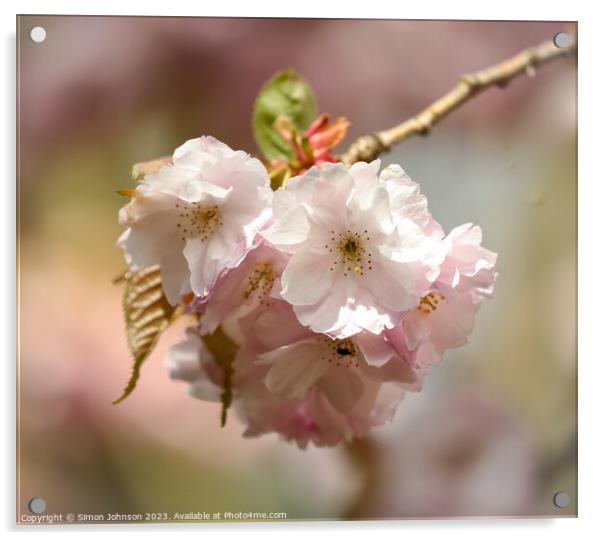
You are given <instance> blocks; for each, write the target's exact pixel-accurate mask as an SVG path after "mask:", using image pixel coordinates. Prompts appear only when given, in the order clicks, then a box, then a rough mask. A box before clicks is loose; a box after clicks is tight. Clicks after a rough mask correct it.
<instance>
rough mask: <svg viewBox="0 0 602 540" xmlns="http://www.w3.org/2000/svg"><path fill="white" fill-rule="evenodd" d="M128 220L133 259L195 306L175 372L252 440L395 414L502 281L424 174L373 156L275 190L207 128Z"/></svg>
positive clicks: (362, 425) (153, 181)
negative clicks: (423, 187) (225, 404)
mask: <svg viewBox="0 0 602 540" xmlns="http://www.w3.org/2000/svg"><path fill="white" fill-rule="evenodd" d="M119 220H120V223H121V224H122V225H123V226H124V227H125V228H126V229H125V231H124V232H123V234H122V235H121V237H120V238H119V240H118V245H120V246H121V247H122V248H123V250H124V252H125V258H126V261H127V263H128V265H129V267H130V269H131V270H132V271H136V270H140V269H143V268H147V267H150V266H153V265H159V266H160V270H161V279H162V286H163V289H164V293H165V296H166V298H167V300H168V301H169V302H170V303H171V304H172V305H183V306H184V307H185V309H186V310H187V311H188V312H189V313H192V314H194V315H195V316H196V317H195V318H194V320H195V321H196V322H195V324H194V325H192V326H190V327H189V328H188V329H187V330H186V336H185V339H184V340H183V341H182V342H180V343H178V344H176V345H174V346H173V347H172V348H171V349H170V351H169V353H168V360H167V364H168V368H169V372H170V376H171V377H172V378H173V379H177V380H181V381H185V382H186V383H188V389H189V393H190V394H191V395H192V396H194V397H196V398H198V399H201V400H207V401H216V402H220V401H222V399H223V395H224V391H225V388H226V386H228V387H229V390H228V391H229V392H231V394H232V396H233V407H234V409H235V410H236V412H237V414H238V416H239V417H240V418H241V419H242V421H243V422H244V424H245V426H246V428H245V432H244V434H245V435H246V436H258V435H262V434H266V433H273V432H276V433H278V434H280V435H281V436H282V437H284V438H285V439H287V440H292V441H295V442H296V443H297V444H298V445H299V446H300V447H305V446H306V445H307V444H308V442H310V441H311V442H313V443H314V444H315V445H316V446H332V445H336V444H337V443H339V442H341V441H346V440H350V439H352V438H354V437H362V436H363V435H365V434H366V432H367V431H368V430H370V429H371V428H372V427H374V426H378V425H381V424H383V423H385V422H386V421H388V420H390V419H391V418H392V417H393V415H394V413H395V409H396V407H397V405H398V403H399V402H400V400H401V399H402V397H403V394H404V392H406V391H419V390H420V389H421V386H422V381H423V378H424V376H425V375H426V373H427V371H428V370H429V368H430V367H431V366H432V365H433V364H436V363H437V362H439V361H440V360H441V358H442V356H443V354H444V351H445V350H446V349H448V348H452V347H459V346H461V345H463V344H465V343H466V341H467V337H468V335H469V334H470V332H471V331H472V328H473V323H474V317H475V313H476V312H477V310H478V309H479V306H480V304H481V301H482V300H483V298H486V297H488V296H490V295H491V294H492V292H493V287H494V282H495V277H496V270H495V264H496V258H497V255H496V254H495V253H492V252H491V251H489V250H487V249H485V248H483V247H482V246H481V230H480V228H479V227H478V226H476V225H472V224H465V225H461V226H459V227H456V228H455V229H453V230H452V231H451V232H449V233H448V234H447V235H446V234H445V233H444V231H443V229H442V227H441V226H440V225H439V224H438V223H437V222H436V221H435V220H434V219H433V217H432V216H431V214H430V213H429V211H428V208H427V200H426V197H425V196H424V195H423V194H421V193H420V188H419V186H418V184H417V183H415V182H413V181H412V180H411V179H410V177H409V176H408V175H407V174H406V173H405V172H404V171H403V169H402V168H401V167H400V166H399V165H389V166H388V167H385V168H383V169H382V170H381V164H380V161H378V160H377V161H374V162H372V163H363V162H360V163H356V164H355V165H353V166H351V167H346V166H345V165H343V164H342V163H329V162H323V163H321V164H319V165H318V166H313V167H311V168H309V169H307V170H305V171H303V172H302V173H301V174H299V175H297V176H294V177H293V178H290V179H289V180H288V181H287V182H286V184H285V185H284V186H283V187H280V188H279V189H277V190H276V191H272V189H271V188H270V180H269V176H268V172H267V170H266V168H265V167H264V165H263V164H262V162H261V161H259V160H257V159H255V158H252V157H250V156H249V155H248V154H246V153H245V152H242V151H234V150H232V149H230V148H229V147H228V146H226V145H225V144H223V143H221V142H219V141H217V140H216V139H214V138H212V137H200V138H198V139H193V140H190V141H187V142H186V143H185V144H183V145H182V146H180V147H179V148H178V149H177V150H176V151H175V153H174V154H173V160H172V163H170V164H168V165H165V166H163V167H162V168H161V169H160V170H159V171H158V172H156V173H155V174H152V175H149V176H147V177H145V178H144V179H143V180H142V181H141V183H140V184H139V185H138V186H137V188H136V190H135V192H134V193H133V196H132V199H131V201H130V202H128V204H126V205H125V206H124V207H123V208H122V209H121V211H120V216H119ZM216 331H220V332H223V333H224V334H225V335H226V336H227V337H228V338H229V339H230V340H231V341H232V342H233V343H235V344H236V346H237V349H236V355H235V358H234V360H233V361H232V363H231V365H230V366H228V367H229V369H228V371H229V373H228V374H226V372H225V368H224V366H223V364H221V363H220V362H217V361H216V358H214V356H213V355H212V353H211V352H210V351H209V348H208V347H207V346H206V343H205V340H204V336H208V335H212V334H214V333H215V332H216ZM214 352H215V351H214Z"/></svg>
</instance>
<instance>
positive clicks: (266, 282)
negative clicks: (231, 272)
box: [243, 262, 277, 304]
mask: <svg viewBox="0 0 602 540" xmlns="http://www.w3.org/2000/svg"><path fill="white" fill-rule="evenodd" d="M276 277H277V274H276V272H275V271H274V267H273V266H272V263H270V262H263V263H258V264H257V265H256V266H255V267H254V268H253V271H252V272H251V273H250V274H249V275H248V276H247V282H248V286H247V288H246V289H245V292H244V293H243V296H244V299H245V300H248V299H249V298H251V297H252V296H256V298H257V299H258V300H259V303H260V304H267V303H269V298H268V299H266V296H268V295H269V294H270V292H271V291H272V287H273V285H274V281H275V280H276Z"/></svg>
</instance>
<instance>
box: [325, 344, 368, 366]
mask: <svg viewBox="0 0 602 540" xmlns="http://www.w3.org/2000/svg"><path fill="white" fill-rule="evenodd" d="M322 340H323V341H322V343H323V347H322V354H321V356H320V358H321V359H322V360H326V361H328V363H329V364H332V363H334V364H336V366H337V367H345V368H348V369H349V368H352V367H359V355H358V351H357V348H356V346H355V344H354V343H353V341H351V340H350V339H330V338H327V337H323V338H322Z"/></svg>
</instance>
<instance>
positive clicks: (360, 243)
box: [324, 229, 372, 276]
mask: <svg viewBox="0 0 602 540" xmlns="http://www.w3.org/2000/svg"><path fill="white" fill-rule="evenodd" d="M330 233H331V238H330V240H331V244H326V245H325V246H324V247H326V248H328V251H329V252H330V253H333V254H335V255H336V257H337V258H336V259H335V260H334V261H333V263H332V266H331V267H330V271H331V272H333V271H334V269H335V266H336V265H340V267H341V268H342V270H343V275H344V276H347V275H349V274H350V273H351V272H354V273H356V274H359V275H360V276H363V275H364V271H367V270H372V253H370V252H369V251H367V250H366V248H365V247H364V246H365V243H366V242H367V241H369V240H370V237H369V236H368V231H367V230H364V232H363V233H361V234H360V233H357V232H352V231H350V230H349V229H347V230H346V231H345V232H344V233H338V234H336V233H335V232H334V231H330Z"/></svg>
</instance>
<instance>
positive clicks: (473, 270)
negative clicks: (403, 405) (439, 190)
mask: <svg viewBox="0 0 602 540" xmlns="http://www.w3.org/2000/svg"><path fill="white" fill-rule="evenodd" d="M480 244H481V229H480V228H479V227H478V226H473V225H472V224H470V223H468V224H465V225H461V226H460V227H456V228H455V229H453V230H452V231H451V232H450V233H449V235H448V236H447V237H446V238H445V245H446V247H447V250H448V254H447V256H446V258H445V261H444V262H443V264H442V270H441V273H440V275H439V278H438V279H437V281H436V282H435V283H434V284H433V286H432V289H431V290H430V291H429V292H428V293H427V294H425V295H424V296H423V297H422V298H421V300H420V304H419V305H418V306H417V307H416V308H415V309H413V310H410V311H409V312H408V313H407V314H406V315H405V317H404V318H403V320H402V322H401V324H400V325H399V326H398V327H396V328H394V329H391V330H387V331H386V335H387V338H388V339H389V341H390V342H391V343H393V344H394V345H395V347H396V349H397V351H398V352H399V353H400V354H401V355H402V356H404V357H405V358H406V359H408V361H410V363H411V364H412V365H414V366H415V367H416V368H418V369H422V368H426V367H427V366H429V365H430V364H433V363H436V362H438V361H439V360H441V358H442V356H443V353H444V352H445V350H446V349H450V348H454V347H460V346H462V345H464V344H465V343H466V342H467V341H468V336H469V334H470V333H471V332H472V329H473V325H474V318H475V314H476V312H477V311H478V309H479V307H480V305H481V301H482V299H483V297H488V296H491V294H492V293H493V287H494V284H495V279H496V276H497V272H496V269H495V264H496V260H497V255H496V254H495V253H493V252H491V251H489V250H487V249H485V248H483V247H481V245H480Z"/></svg>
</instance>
